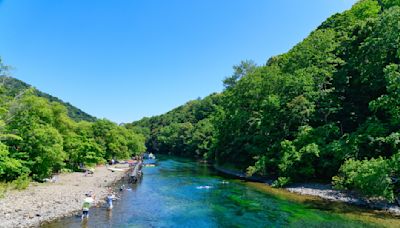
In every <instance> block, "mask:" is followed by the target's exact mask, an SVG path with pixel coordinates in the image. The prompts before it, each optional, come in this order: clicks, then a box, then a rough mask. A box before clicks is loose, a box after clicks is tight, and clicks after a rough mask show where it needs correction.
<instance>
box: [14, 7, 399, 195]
mask: <svg viewBox="0 0 400 228" xmlns="http://www.w3.org/2000/svg"><path fill="white" fill-rule="evenodd" d="M249 35H251V34H249ZM399 46H400V1H399V0H361V1H359V2H357V3H356V4H355V5H354V6H353V7H352V8H351V9H350V10H347V11H345V12H343V13H338V14H335V15H333V16H331V17H330V18H328V19H327V20H326V21H324V22H323V23H322V24H321V25H320V26H319V27H318V28H317V29H316V30H315V31H313V32H311V33H310V35H309V36H308V37H307V38H305V39H304V40H303V41H302V42H300V43H298V44H297V45H296V46H294V47H293V48H292V49H291V50H290V51H288V52H287V53H284V54H281V55H278V56H273V57H271V58H270V59H269V60H268V61H267V62H266V63H265V64H264V65H256V64H255V63H254V62H253V61H249V60H245V61H242V62H241V63H240V64H238V65H236V66H234V67H233V68H234V72H233V74H232V75H231V76H229V77H227V78H226V79H225V80H224V81H223V84H224V87H225V88H224V90H223V92H221V93H215V94H211V95H209V96H207V97H205V98H204V99H197V100H193V101H190V102H188V103H186V104H184V105H182V106H180V107H178V108H176V109H174V110H171V111H170V112H168V113H166V114H163V115H160V116H155V117H151V118H143V119H142V120H140V121H136V122H133V123H130V124H126V125H125V127H126V128H127V129H129V130H130V131H131V132H135V133H136V134H142V135H144V136H145V137H146V146H147V148H148V150H150V151H153V152H157V153H169V154H173V155H179V156H187V157H194V158H199V159H204V160H207V161H209V162H211V163H214V164H216V165H218V166H226V167H231V168H234V169H237V170H241V171H243V172H246V173H247V175H249V176H251V175H260V176H263V177H266V178H270V179H273V180H275V181H274V183H273V185H274V186H277V187H281V186H284V185H286V184H289V183H291V182H307V181H317V182H325V183H326V182H332V183H333V185H334V186H335V187H336V188H338V189H350V190H355V191H358V192H359V193H362V194H364V195H365V196H370V197H376V196H378V197H385V198H386V199H388V200H389V201H393V200H394V199H395V196H396V194H397V189H398V187H399V186H396V185H397V182H398V181H397V180H398V178H399V175H400V150H399V149H400V48H399ZM24 99H29V98H24ZM30 99H33V98H30ZM35 99H38V98H35ZM39 101H41V100H38V102H39ZM42 102H44V101H42ZM49 106H50V107H49V108H50V110H51V108H53V109H54V108H55V107H53V106H52V105H49ZM56 107H58V106H56ZM10 110H14V109H10ZM13 112H15V111H13ZM52 113H54V111H53V112H52ZM57 113H58V112H57ZM53 115H54V114H53ZM64 115H65V112H64ZM20 118H23V115H22V114H21V117H20V115H18V117H17V118H15V119H14V120H13V121H12V123H7V125H8V126H10V127H11V128H18V129H19V128H21V129H25V128H26V125H25V124H24V126H20V125H21V124H20V123H19V119H20ZM54 118H61V117H60V116H59V115H55V116H52V118H51V119H54ZM46 120H47V119H46ZM17 121H18V122H17ZM24 121H26V120H24ZM29 121H33V120H30V119H29ZM50 122H51V121H50ZM55 122H57V123H58V120H56V121H55ZM62 123H64V122H62ZM74 124H76V123H74ZM85 124H86V125H88V126H91V127H92V128H94V126H96V123H93V124H89V123H85ZM97 124H98V123H97ZM76 125H78V127H77V128H78V129H80V128H79V126H80V124H76ZM29 126H31V125H29ZM46 126H48V127H44V129H43V128H40V129H41V130H40V132H45V131H49V132H50V131H51V132H53V131H54V132H56V131H55V130H50V129H48V128H50V126H51V128H52V129H58V132H61V133H60V134H61V135H62V136H64V135H67V133H64V125H62V126H59V125H58V124H55V126H54V124H53V125H52V124H51V123H48V124H47V125H46ZM10 127H8V129H9V130H8V132H9V131H10ZM24 127H25V128H24ZM6 129H7V128H6ZM22 131H24V132H25V130H21V132H22ZM76 131H77V130H75V131H73V132H74V133H73V134H74V135H75V134H78V135H79V134H80V133H76ZM6 132H7V131H6ZM78 132H79V131H78ZM94 132H95V131H94ZM17 135H18V134H17ZM22 137H23V136H22ZM14 138H15V137H14ZM61 138H62V137H60V140H61ZM28 140H29V139H28ZM96 140H98V139H97V138H96V136H94V141H96ZM61 141H63V142H67V141H68V140H66V139H63V140H61ZM15 144H16V145H18V148H21V150H23V151H27V150H29V148H27V147H28V146H27V144H25V143H24V141H21V140H17V139H12V140H11V139H10V140H9V141H7V145H8V146H9V148H10V147H11V148H15V146H14V147H13V145H15ZM98 144H100V145H103V144H101V143H98ZM29 145H31V144H29ZM67 148H68V149H64V150H65V154H70V157H71V154H74V153H73V152H70V151H71V149H69V147H67ZM11 150H15V149H11ZM72 151H74V150H73V149H72ZM103 151H104V150H103ZM105 151H107V150H105ZM10 154H15V153H14V152H10ZM17 154H19V153H17ZM10 159H11V158H10ZM12 159H16V158H12ZM18 159H21V158H18ZM70 159H71V158H70ZM19 164H20V163H16V165H15V166H18V165H19ZM29 164H30V163H29ZM30 167H31V166H30ZM17 170H18V169H17ZM17 174H18V173H17ZM18 175H19V174H18Z"/></svg>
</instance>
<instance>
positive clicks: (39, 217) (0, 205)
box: [0, 167, 124, 228]
mask: <svg viewBox="0 0 400 228" xmlns="http://www.w3.org/2000/svg"><path fill="white" fill-rule="evenodd" d="M94 176H95V177H97V179H95V178H88V177H84V176H83V174H82V173H69V174H62V175H60V176H59V178H58V182H56V183H51V184H50V183H46V184H39V183H38V184H35V185H32V186H30V187H28V188H27V189H25V190H23V191H14V190H13V191H9V192H7V193H6V195H5V197H4V198H1V199H0V227H1V228H2V227H37V226H39V225H40V223H41V222H45V221H51V220H54V219H58V218H61V217H64V216H69V215H71V214H74V213H75V212H77V211H80V209H81V202H82V201H83V199H84V198H85V196H84V193H86V192H87V191H88V190H93V191H94V192H95V193H96V199H97V202H98V201H99V200H101V199H103V198H104V197H105V196H106V192H107V191H106V189H105V188H106V187H105V185H107V184H103V185H100V186H98V183H101V182H103V181H100V180H105V179H106V178H107V179H109V180H110V181H109V182H107V180H105V181H104V182H107V183H109V184H111V182H112V180H119V179H121V178H122V177H123V176H124V173H123V172H113V173H111V172H110V171H109V170H107V169H106V168H105V167H98V168H96V171H95V174H94Z"/></svg>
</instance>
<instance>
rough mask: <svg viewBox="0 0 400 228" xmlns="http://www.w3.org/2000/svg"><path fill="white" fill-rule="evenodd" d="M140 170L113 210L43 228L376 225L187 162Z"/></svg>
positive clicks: (167, 161) (163, 162) (161, 163)
mask: <svg viewBox="0 0 400 228" xmlns="http://www.w3.org/2000/svg"><path fill="white" fill-rule="evenodd" d="M143 172H144V177H143V180H142V181H141V182H140V183H138V184H137V185H135V186H131V187H132V190H130V191H129V190H125V191H123V192H122V194H121V200H118V201H117V202H115V204H114V209H113V210H112V212H109V211H107V210H106V209H105V208H104V207H99V208H93V209H91V211H90V213H91V214H90V219H89V220H88V221H87V222H81V220H80V217H79V216H73V217H68V218H63V219H61V220H59V221H55V222H53V223H51V224H46V225H43V227H47V228H50V227H193V228H194V227H246V228H252V227H377V226H378V225H377V224H373V223H370V224H366V223H363V222H362V220H359V219H354V220H352V219H350V218H348V217H346V216H343V215H342V214H340V213H336V212H335V213H334V212H332V211H329V210H323V209H322V210H321V208H319V209H317V208H313V207H312V206H310V205H306V204H301V203H296V202H292V201H290V200H285V199H282V197H276V196H274V195H273V194H268V193H265V192H262V191H260V190H259V189H257V188H255V187H252V186H249V185H246V184H244V183H243V182H241V181H237V180H230V179H227V178H223V177H221V176H218V175H217V174H216V173H215V172H214V171H213V170H211V169H210V168H209V167H207V166H205V165H201V164H199V163H196V162H193V161H189V160H184V159H177V158H173V159H172V158H164V159H161V160H160V161H159V163H158V166H156V167H146V168H144V170H143ZM227 182H228V183H227ZM202 186H203V187H202ZM205 186H209V187H205Z"/></svg>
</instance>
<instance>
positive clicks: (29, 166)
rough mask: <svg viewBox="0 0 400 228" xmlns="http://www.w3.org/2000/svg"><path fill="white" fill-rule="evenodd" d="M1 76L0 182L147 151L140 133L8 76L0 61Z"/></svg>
mask: <svg viewBox="0 0 400 228" xmlns="http://www.w3.org/2000/svg"><path fill="white" fill-rule="evenodd" d="M0 75H2V76H0V182H3V183H13V182H15V183H16V184H17V186H18V183H22V184H23V183H29V181H30V180H31V179H33V180H37V181H42V180H43V179H44V178H48V177H50V176H51V175H52V174H53V173H57V172H69V171H75V170H81V169H82V167H86V168H87V167H93V166H95V165H97V164H104V163H105V162H106V161H107V160H110V159H112V158H115V159H126V158H130V157H131V156H132V155H136V154H139V153H142V152H144V151H145V150H146V148H145V145H144V143H145V138H144V136H143V135H141V134H137V133H134V132H133V131H131V130H128V129H127V128H125V127H123V126H119V125H117V124H115V123H113V122H111V121H109V120H106V119H96V118H94V117H92V116H90V115H88V114H86V113H84V112H83V111H81V110H80V109H78V108H76V107H74V106H72V105H70V104H68V103H64V102H62V101H61V100H59V99H58V98H55V97H52V96H50V95H48V94H45V93H43V92H41V91H38V90H37V89H35V88H33V87H31V86H29V85H27V84H26V83H24V82H22V81H19V80H17V79H15V78H12V77H9V76H7V75H8V67H7V66H6V65H4V63H2V62H1V61H0Z"/></svg>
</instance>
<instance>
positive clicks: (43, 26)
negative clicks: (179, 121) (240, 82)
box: [0, 0, 355, 123]
mask: <svg viewBox="0 0 400 228" xmlns="http://www.w3.org/2000/svg"><path fill="white" fill-rule="evenodd" d="M354 3H355V0H302V1H300V0H279V1H270V0H192V1H188V0H118V1H111V0H108V1H106V0H104V1H103V0H85V1H82V0H57V1H54V0H35V1H32V0H0V31H1V35H0V56H1V58H2V59H3V62H4V63H6V64H7V65H11V66H13V67H14V68H15V69H14V70H13V71H12V72H11V73H12V75H13V76H14V77H16V78H18V79H21V80H23V81H25V82H27V83H29V84H31V85H33V86H35V87H36V88H38V89H40V90H42V91H44V92H47V93H49V94H51V95H53V96H57V97H59V98H61V99H63V100H64V101H67V102H70V103H71V104H73V105H75V106H77V107H79V108H81V109H82V110H84V111H86V112H88V113H89V114H91V115H94V116H96V117H99V118H107V119H110V120H113V121H115V122H118V123H120V122H131V121H133V120H138V119H140V118H142V117H144V116H152V115H158V114H162V113H165V112H167V111H169V110H170V109H172V108H174V107H177V106H179V105H181V104H184V103H185V102H187V101H188V100H192V99H196V98H198V97H204V96H207V95H208V94H210V93H212V92H220V91H222V89H223V87H222V80H223V78H225V77H226V76H229V75H230V74H231V73H232V66H233V65H235V64H238V63H239V62H240V61H241V60H245V59H251V60H254V61H255V62H256V63H258V64H264V63H265V62H266V61H267V59H268V58H269V57H271V56H273V55H277V54H280V53H283V52H286V51H287V50H289V49H290V48H291V47H292V46H293V45H295V44H296V43H298V42H300V41H301V40H302V39H304V38H305V37H306V36H307V35H308V34H309V33H310V32H311V31H312V30H313V29H315V28H316V27H317V26H318V25H319V24H320V23H321V22H322V21H324V20H325V19H326V18H327V17H329V16H330V15H332V14H334V13H336V12H342V11H344V10H346V9H349V8H350V7H351V5H352V4H354Z"/></svg>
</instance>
